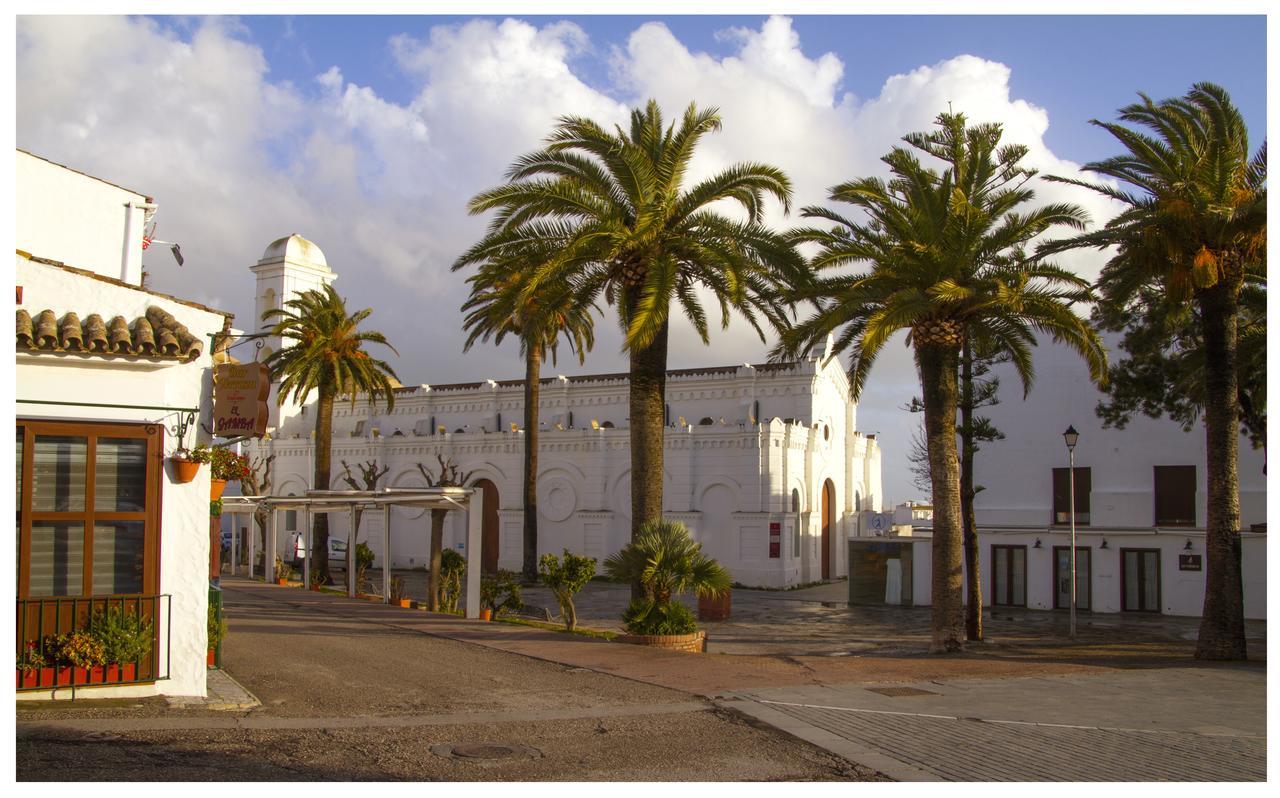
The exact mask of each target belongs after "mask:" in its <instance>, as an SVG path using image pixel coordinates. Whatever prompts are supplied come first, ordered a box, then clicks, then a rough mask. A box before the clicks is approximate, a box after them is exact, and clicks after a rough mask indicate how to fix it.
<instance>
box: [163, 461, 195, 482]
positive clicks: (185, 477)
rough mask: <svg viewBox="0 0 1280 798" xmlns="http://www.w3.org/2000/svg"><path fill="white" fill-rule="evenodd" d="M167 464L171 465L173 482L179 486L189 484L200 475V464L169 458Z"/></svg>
mask: <svg viewBox="0 0 1280 798" xmlns="http://www.w3.org/2000/svg"><path fill="white" fill-rule="evenodd" d="M169 462H170V463H171V464H172V465H173V481H174V482H177V483H178V484H180V485H183V484H186V483H188V482H190V481H191V480H193V479H195V478H196V474H199V473H200V464H199V463H197V462H195V461H194V460H184V459H182V458H180V457H170V458H169Z"/></svg>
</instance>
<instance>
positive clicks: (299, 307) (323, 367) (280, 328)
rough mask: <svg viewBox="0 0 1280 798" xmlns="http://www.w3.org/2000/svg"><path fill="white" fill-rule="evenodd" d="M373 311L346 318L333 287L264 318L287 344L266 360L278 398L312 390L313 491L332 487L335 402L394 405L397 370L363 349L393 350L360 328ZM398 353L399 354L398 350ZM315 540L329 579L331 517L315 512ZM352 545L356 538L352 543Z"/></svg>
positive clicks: (315, 556)
mask: <svg viewBox="0 0 1280 798" xmlns="http://www.w3.org/2000/svg"><path fill="white" fill-rule="evenodd" d="M372 312H373V311H372V310H371V309H369V308H365V309H364V310H359V311H356V312H355V313H352V314H348V313H347V306H346V303H345V302H344V301H343V299H342V297H341V296H339V295H338V292H337V291H335V290H334V289H333V286H330V285H326V286H325V287H324V288H323V289H322V290H319V291H315V290H313V291H306V292H304V293H302V294H299V295H298V296H297V297H295V298H293V299H290V300H288V301H287V302H285V303H284V307H283V308H272V309H271V310H268V311H267V312H266V313H263V314H262V320H263V321H265V322H273V324H272V326H271V329H270V330H268V331H267V334H268V335H278V336H280V337H281V338H283V339H284V340H285V341H286V342H288V343H287V345H285V346H283V347H281V348H280V350H279V351H276V352H272V353H271V354H270V355H268V356H267V359H266V365H267V366H268V367H269V368H270V369H271V379H272V380H273V381H279V382H280V393H279V400H280V401H281V402H283V401H284V399H285V398H286V397H289V398H292V399H293V400H294V401H296V402H298V403H299V404H302V403H303V402H305V401H306V400H307V397H309V396H310V395H311V393H312V392H313V391H314V392H315V393H316V394H317V396H318V401H317V403H316V428H315V432H316V458H315V471H314V475H313V477H312V483H311V484H312V487H313V489H315V490H328V489H329V472H330V470H331V453H332V450H333V404H334V400H335V399H336V398H337V397H338V395H339V394H341V393H345V394H347V395H348V396H349V397H350V398H351V406H352V407H355V405H356V400H357V399H358V398H359V397H360V395H361V394H363V395H364V396H365V397H366V398H367V399H368V401H369V402H371V403H372V402H375V401H377V400H378V399H379V398H384V399H385V400H386V403H387V409H388V410H390V409H391V408H392V407H394V406H395V393H394V392H393V390H392V386H391V379H393V378H395V376H396V374H395V371H393V370H392V368H391V366H389V365H387V364H386V363H385V362H383V361H381V360H377V359H375V358H373V357H371V356H370V355H369V353H368V352H366V351H365V350H364V347H365V345H366V344H382V345H383V346H386V347H388V348H389V349H390V350H391V351H392V352H395V351H396V349H395V347H393V346H391V344H389V343H387V339H386V338H385V337H384V336H383V334H382V333H380V332H377V331H375V330H360V329H358V328H359V326H360V323H361V322H362V321H364V320H365V319H367V318H368V317H369V314H370V313H372ZM396 354H399V352H396ZM313 529H314V534H313V536H312V539H311V555H310V556H311V567H312V569H313V570H314V571H315V572H316V573H318V574H319V575H320V576H319V578H320V579H322V580H323V581H325V582H328V581H329V555H328V552H329V519H328V515H327V514H325V513H316V515H315V523H314V526H313ZM352 545H354V540H353V542H352Z"/></svg>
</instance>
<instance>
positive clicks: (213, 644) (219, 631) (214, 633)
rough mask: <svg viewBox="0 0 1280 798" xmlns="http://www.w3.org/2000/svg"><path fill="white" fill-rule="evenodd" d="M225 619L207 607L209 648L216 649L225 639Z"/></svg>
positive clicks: (211, 607) (213, 609) (210, 607)
mask: <svg viewBox="0 0 1280 798" xmlns="http://www.w3.org/2000/svg"><path fill="white" fill-rule="evenodd" d="M227 631H228V630H227V619H226V618H223V617H221V616H220V615H219V614H218V612H217V610H216V608H215V607H214V606H213V605H212V604H210V605H209V648H211V649H213V648H217V647H218V644H219V643H221V642H222V641H223V640H225V639H226V637H227Z"/></svg>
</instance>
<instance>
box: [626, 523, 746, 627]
mask: <svg viewBox="0 0 1280 798" xmlns="http://www.w3.org/2000/svg"><path fill="white" fill-rule="evenodd" d="M604 568H605V571H606V573H608V574H609V576H610V577H612V578H614V579H617V580H619V581H623V582H628V583H630V584H633V585H635V584H638V585H639V586H640V596H638V597H637V598H635V599H633V600H632V601H631V605H630V606H629V607H627V610H626V612H624V613H623V615H622V619H623V620H624V621H625V622H626V627H627V631H628V632H630V633H631V634H636V635H679V634H689V633H692V632H695V631H697V628H698V623H697V621H696V620H695V619H694V617H693V613H691V612H690V611H689V608H688V607H686V606H684V605H683V604H681V603H680V602H678V601H675V602H673V601H672V600H671V599H672V598H673V597H674V596H675V595H676V594H678V593H685V592H692V593H694V594H696V595H698V596H717V595H720V594H722V593H724V591H726V590H728V589H729V588H730V586H731V585H732V584H733V578H732V577H730V576H729V572H728V571H726V570H725V569H724V567H723V566H722V565H720V563H718V562H716V561H715V560H714V559H712V558H711V557H708V556H707V555H705V554H703V553H702V546H701V545H700V544H698V543H695V542H694V540H693V538H691V537H690V536H689V530H688V529H687V528H685V525H684V524H682V523H680V522H678V521H667V520H665V519H658V520H656V521H646V522H645V523H644V524H642V525H641V527H640V534H639V535H638V536H637V537H636V538H635V539H634V540H632V541H631V542H630V543H628V544H627V545H626V546H623V547H622V549H621V550H620V551H618V552H617V553H615V554H613V555H612V556H610V557H609V558H608V559H607V560H605V561H604Z"/></svg>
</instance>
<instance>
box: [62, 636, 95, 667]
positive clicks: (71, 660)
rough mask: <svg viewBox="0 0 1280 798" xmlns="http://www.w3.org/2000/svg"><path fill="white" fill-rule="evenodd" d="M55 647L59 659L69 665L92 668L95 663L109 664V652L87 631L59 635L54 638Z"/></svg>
mask: <svg viewBox="0 0 1280 798" xmlns="http://www.w3.org/2000/svg"><path fill="white" fill-rule="evenodd" d="M54 647H55V649H56V650H57V652H58V653H57V659H58V661H59V662H62V663H65V664H67V665H74V666H75V667H77V668H92V667H93V666H95V665H106V664H107V654H106V650H105V649H104V648H103V646H102V643H99V642H98V641H97V640H95V639H94V638H93V635H91V634H89V633H88V632H87V631H79V632H71V633H70V634H65V635H59V636H58V637H57V638H55V640H54Z"/></svg>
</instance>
